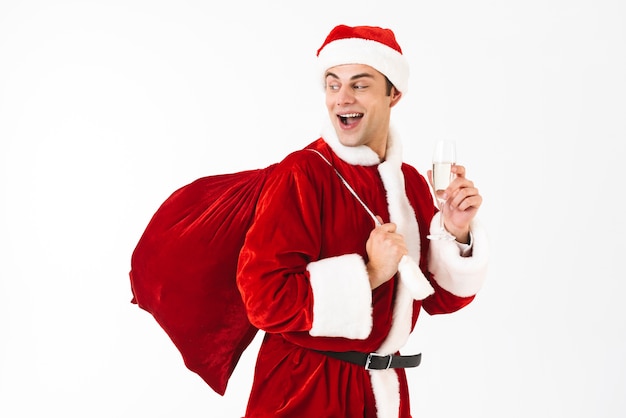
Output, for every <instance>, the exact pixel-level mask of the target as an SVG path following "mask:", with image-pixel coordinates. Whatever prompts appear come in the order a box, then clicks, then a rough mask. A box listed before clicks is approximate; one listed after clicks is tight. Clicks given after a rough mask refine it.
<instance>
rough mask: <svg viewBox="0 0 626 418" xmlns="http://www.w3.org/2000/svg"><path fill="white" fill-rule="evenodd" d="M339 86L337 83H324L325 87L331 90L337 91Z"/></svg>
mask: <svg viewBox="0 0 626 418" xmlns="http://www.w3.org/2000/svg"><path fill="white" fill-rule="evenodd" d="M340 87H341V86H340V85H339V83H327V84H326V88H327V89H328V90H333V91H337V90H339V88H340Z"/></svg>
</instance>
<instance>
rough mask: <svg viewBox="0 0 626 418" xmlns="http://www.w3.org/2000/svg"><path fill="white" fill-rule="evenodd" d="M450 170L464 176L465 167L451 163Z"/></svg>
mask: <svg viewBox="0 0 626 418" xmlns="http://www.w3.org/2000/svg"><path fill="white" fill-rule="evenodd" d="M452 172H453V173H454V174H456V175H457V176H458V177H465V167H464V166H462V165H458V164H455V165H453V166H452Z"/></svg>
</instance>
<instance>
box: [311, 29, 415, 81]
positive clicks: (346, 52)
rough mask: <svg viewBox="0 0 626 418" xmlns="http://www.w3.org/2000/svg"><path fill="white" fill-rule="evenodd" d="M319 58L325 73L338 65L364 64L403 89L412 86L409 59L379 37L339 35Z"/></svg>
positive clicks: (322, 51) (324, 49) (320, 66)
mask: <svg viewBox="0 0 626 418" xmlns="http://www.w3.org/2000/svg"><path fill="white" fill-rule="evenodd" d="M317 61H318V63H319V70H320V71H321V72H322V77H324V75H325V73H326V70H328V69H329V68H332V67H335V66H337V65H345V64H365V65H369V66H370V67H373V68H375V69H376V70H377V71H379V72H380V73H382V74H384V75H385V76H386V77H387V78H388V79H389V81H391V83H392V84H393V85H394V86H395V87H396V88H397V89H398V90H399V91H400V92H402V93H406V92H407V90H408V88H409V63H408V62H407V60H406V58H405V57H404V55H402V54H401V53H399V52H398V51H396V50H395V49H393V48H390V47H388V46H387V45H384V44H382V43H380V42H377V41H372V40H369V39H363V38H345V39H338V40H336V41H333V42H331V43H329V44H328V45H326V46H325V47H324V48H323V49H322V50H321V51H320V52H319V55H318V58H317Z"/></svg>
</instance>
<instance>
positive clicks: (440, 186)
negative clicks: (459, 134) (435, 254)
mask: <svg viewBox="0 0 626 418" xmlns="http://www.w3.org/2000/svg"><path fill="white" fill-rule="evenodd" d="M454 164H456V144H455V142H454V141H453V140H447V139H442V140H439V141H437V143H436V144H435V150H434V152H433V191H434V194H435V198H436V199H437V202H438V203H439V209H440V211H441V214H440V216H439V231H438V232H436V233H434V234H430V235H428V239H443V240H453V239H455V238H454V236H453V235H452V234H450V233H449V232H448V231H446V228H445V227H444V224H443V209H444V207H445V205H446V200H445V199H444V198H443V192H444V191H445V190H446V188H447V187H448V186H449V185H450V182H451V181H452V166H454Z"/></svg>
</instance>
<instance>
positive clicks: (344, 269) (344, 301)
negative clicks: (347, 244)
mask: <svg viewBox="0 0 626 418" xmlns="http://www.w3.org/2000/svg"><path fill="white" fill-rule="evenodd" d="M307 270H308V272H309V274H310V281H311V288H312V289H313V300H314V302H313V326H312V327H311V330H310V331H309V334H310V335H311V336H313V337H344V338H350V339H365V338H367V337H368V336H369V334H370V332H371V331H372V290H371V286H370V281H369V276H368V274H367V269H366V267H365V263H364V261H363V259H362V258H361V256H360V255H358V254H346V255H341V256H338V257H331V258H326V259H323V260H319V261H314V262H312V263H310V264H309V265H308V267H307Z"/></svg>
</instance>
